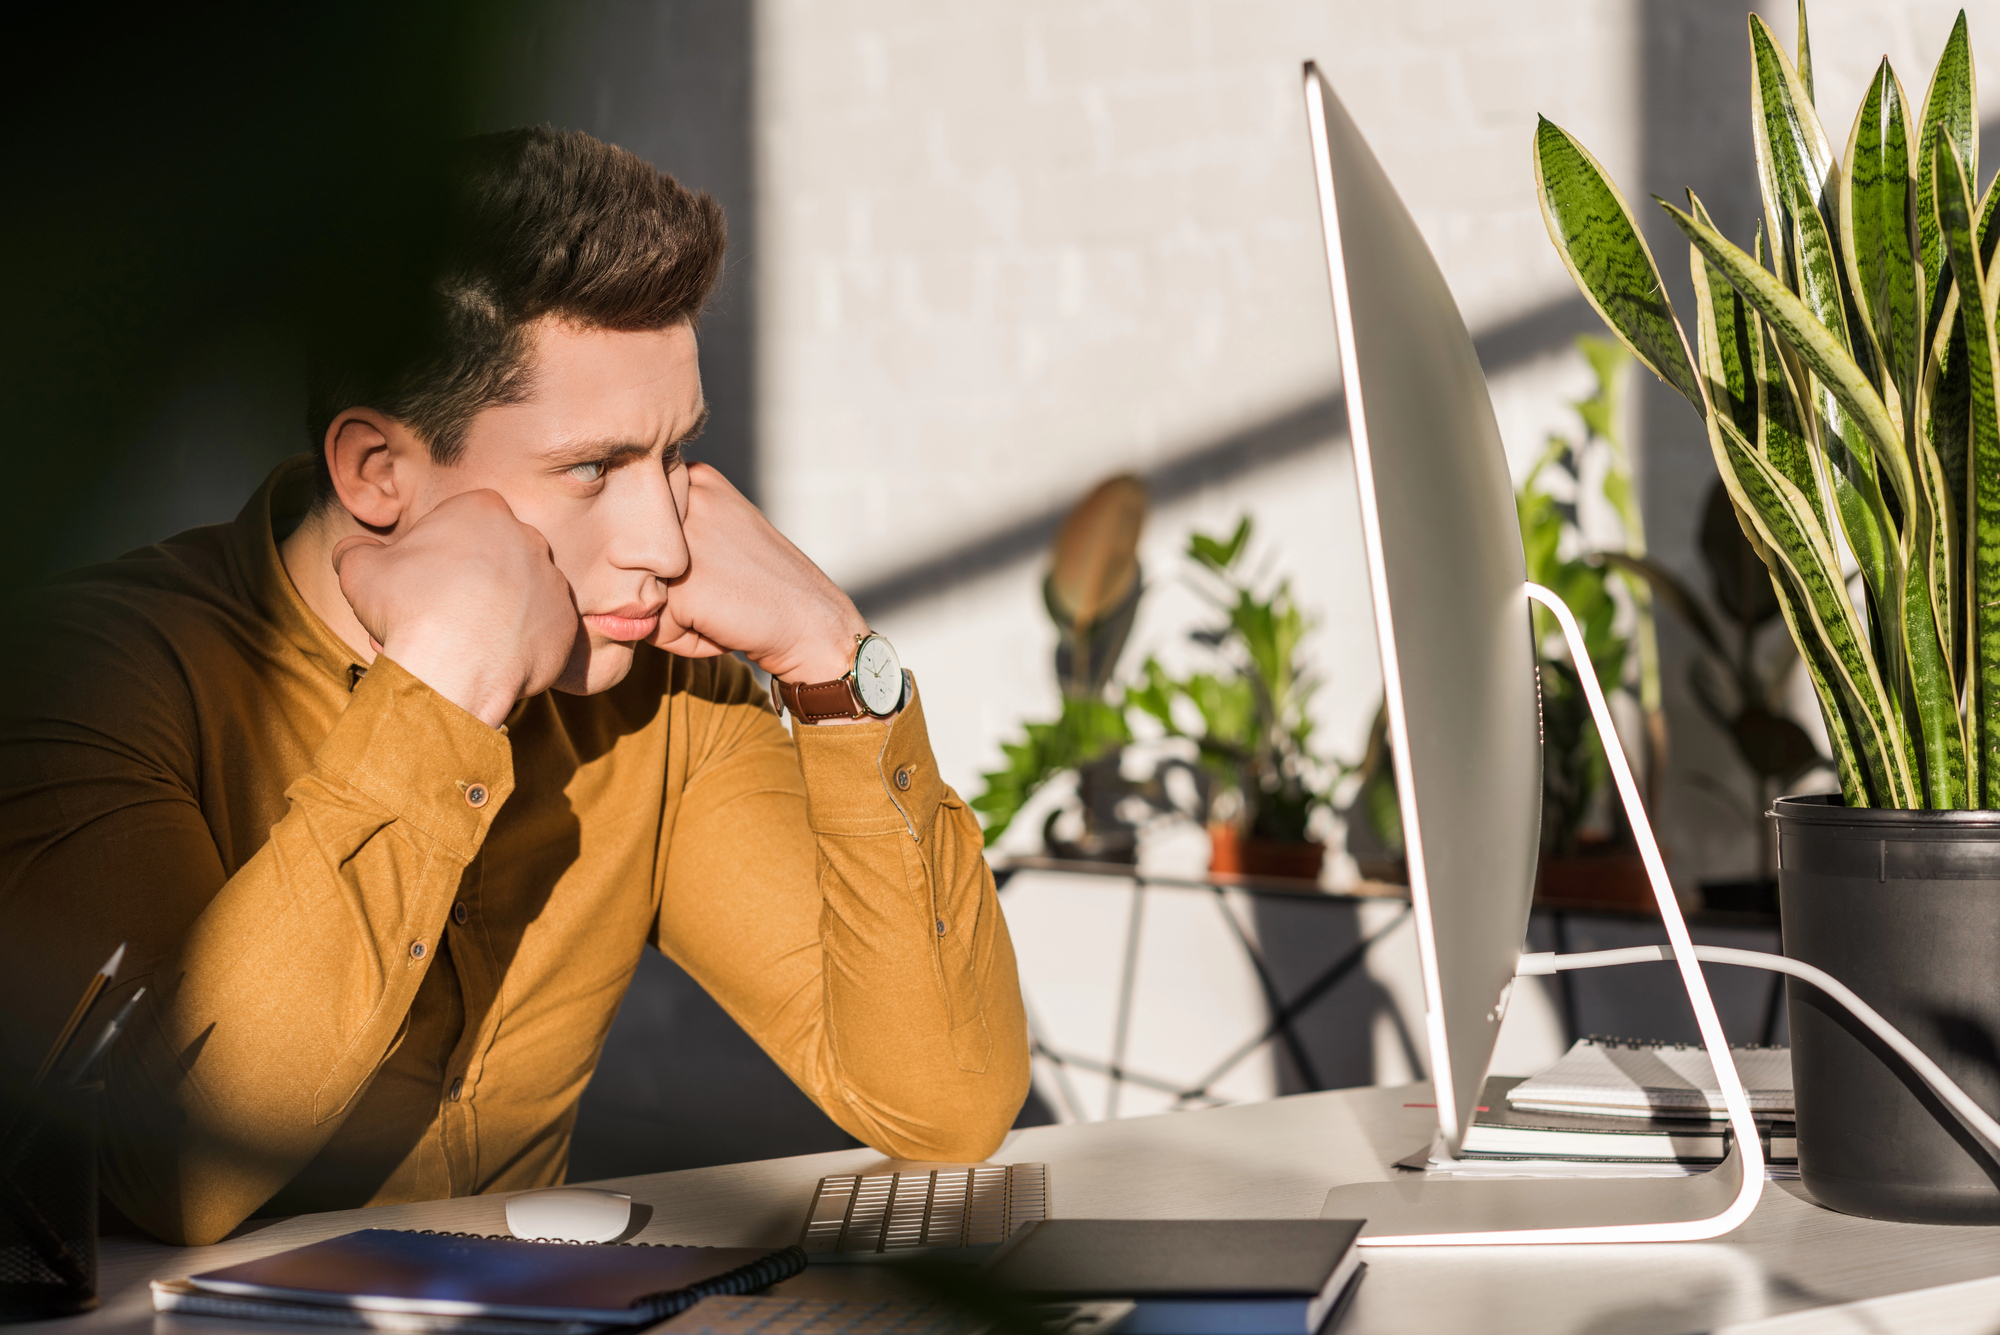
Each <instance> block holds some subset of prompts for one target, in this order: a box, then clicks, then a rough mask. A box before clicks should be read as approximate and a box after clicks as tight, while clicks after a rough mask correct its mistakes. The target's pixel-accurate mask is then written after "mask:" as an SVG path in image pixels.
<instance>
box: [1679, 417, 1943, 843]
mask: <svg viewBox="0 0 2000 1335" xmlns="http://www.w3.org/2000/svg"><path fill="white" fill-rule="evenodd" d="M1709 423H1710V426H1709V439H1710V445H1711V448H1713V449H1714V450H1715V451H1716V454H1717V459H1716V462H1717V463H1718V464H1719V465H1721V466H1722V468H1723V469H1724V470H1725V471H1724V472H1723V480H1724V481H1725V483H1727V484H1728V485H1729V489H1730V496H1731V499H1732V500H1734V501H1735V502H1736V504H1737V509H1738V511H1739V513H1743V514H1747V515H1749V516H1751V518H1752V519H1753V521H1754V522H1755V524H1756V527H1757V531H1758V537H1759V540H1760V541H1761V542H1762V543H1763V545H1764V547H1765V548H1767V549H1768V550H1769V551H1770V552H1771V553H1772V554H1773V555H1774V556H1775V557H1776V558H1777V561H1778V564H1779V570H1780V573H1782V574H1783V575H1784V576H1785V577H1787V578H1788V579H1790V580H1791V581H1792V582H1793V584H1794V587H1795V588H1796V589H1797V590H1798V592H1799V593H1800V595H1801V604H1800V610H1801V611H1802V612H1803V613H1804V619H1805V622H1806V624H1807V626H1808V627H1809V628H1810V630H1811V631H1812V633H1813V637H1815V638H1817V639H1818V640H1819V641H1820V642H1821V643H1822V644H1823V645H1824V646H1825V648H1826V650H1827V653H1828V659H1829V662H1830V664H1831V666H1832V668H1833V680H1834V682H1835V683H1836V684H1837V685H1838V686H1839V688H1840V691H1841V693H1842V694H1843V695H1844V697H1845V698H1846V701H1847V703H1848V705H1849V706H1850V708H1851V709H1852V713H1851V715H1850V717H1852V718H1853V719H1854V722H1855V723H1856V725H1857V726H1856V728H1855V735H1854V742H1855V743H1856V748H1857V751H1858V754H1859V756H1860V759H1861V762H1862V769H1863V772H1864V773H1865V774H1866V775H1867V776H1868V789H1869V793H1870V796H1871V798H1872V799H1873V804H1874V805H1876V806H1893V807H1918V806H1921V805H1922V798H1921V796H1920V794H1919V792H1918V790H1917V786H1916V783H1915V773H1916V766H1915V764H1914V761H1915V756H1914V754H1913V753H1912V752H1911V750H1910V748H1909V745H1908V741H1907V738H1906V737H1905V735H1904V732H1903V728H1902V724H1901V719H1900V716H1899V711H1898V709H1897V707H1896V703H1895V701H1894V700H1893V699H1892V697H1891V696H1890V694H1889V692H1888V690H1887V688H1886V687H1885V685H1884V683H1883V681H1882V677H1881V674H1880V673H1879V672H1878V671H1877V670H1876V665H1875V659H1874V657H1873V656H1872V655H1871V654H1870V653H1869V651H1868V631H1867V628H1866V627H1865V626H1863V624H1862V622H1861V617H1860V614H1859V613H1858V612H1856V611H1855V609H1854V604H1853V602H1852V601H1851V600H1850V599H1849V598H1848V596H1847V587H1846V585H1845V584H1844V583H1843V582H1842V580H1841V578H1840V559H1839V557H1838V556H1836V555H1835V554H1834V550H1833V546H1832V544H1831V543H1830V542H1829V541H1828V540H1827V535H1826V534H1825V533H1824V532H1823V531H1822V530H1821V529H1820V527H1819V524H1818V522H1817V521H1816V520H1815V519H1814V518H1813V515H1812V511H1811V508H1810V507H1809V506H1808V505H1807V504H1806V500H1805V497H1804V496H1802V495H1801V494H1800V493H1799V491H1798V489H1797V488H1796V487H1794V486H1792V484H1791V483H1790V482H1788V481H1786V480H1785V478H1784V476H1783V475H1782V474H1780V473H1779V472H1778V471H1777V470H1776V469H1775V468H1773V467H1772V466H1771V464H1770V462H1769V461H1768V460H1766V459H1764V458H1762V457H1761V456H1759V455H1758V454H1757V452H1756V451H1755V450H1753V449H1751V448H1750V444H1749V442H1748V441H1746V440H1745V439H1744V438H1743V436H1742V434H1741V433H1740V432H1738V431H1737V430H1736V428H1735V425H1734V424H1733V423H1731V422H1728V421H1726V420H1724V419H1723V418H1722V416H1721V415H1720V414H1715V415H1713V416H1711V417H1710V419H1709Z"/></svg>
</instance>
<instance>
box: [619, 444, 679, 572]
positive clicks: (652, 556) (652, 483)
mask: <svg viewBox="0 0 2000 1335" xmlns="http://www.w3.org/2000/svg"><path fill="white" fill-rule="evenodd" d="M621 471H623V472H626V473H628V474H629V484H628V485H627V486H626V487H623V488H620V489H619V490H620V493H621V494H620V495H619V496H618V499H617V503H616V504H615V505H614V506H613V507H612V514H611V522H612V525H613V528H612V533H611V563H612V564H613V565H615V566H617V567H619V568H620V569H622V570H643V571H645V572H646V573H648V574H651V575H657V576H658V577H659V578H661V579H678V578H680V577H681V576H682V575H685V574H686V573H687V568H688V547H687V538H686V536H685V535H684V534H683V532H682V529H681V512H680V508H679V507H678V506H677V505H676V504H675V503H674V493H673V487H672V485H671V483H670V481H669V478H668V475H667V471H666V470H665V469H664V468H658V467H646V466H645V465H640V466H638V467H636V468H630V469H625V470H621ZM621 480H626V479H621Z"/></svg>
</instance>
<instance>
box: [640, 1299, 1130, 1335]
mask: <svg viewBox="0 0 2000 1335" xmlns="http://www.w3.org/2000/svg"><path fill="white" fill-rule="evenodd" d="M1030 1310H1032V1311H1033V1313H1034V1315H1035V1318H1036V1320H1037V1321H1038V1322H1039V1323H1040V1324H1041V1327H1042V1329H1043V1330H1044V1331H1046V1332H1048V1335H1111V1332H1112V1331H1113V1330H1114V1329H1116V1327H1117V1325H1118V1323H1119V1322H1120V1321H1123V1320H1124V1319H1125V1317H1126V1314H1127V1313H1129V1312H1130V1311H1131V1310H1132V1304H1131V1303H1128V1302H1086V1303H1037V1304H1035V1306H1034V1307H1033V1308H1032V1309H1030ZM653 1329H654V1330H655V1331H657V1332H659V1333H660V1335H982V1333H983V1332H985V1331H987V1330H989V1329H991V1327H990V1325H989V1324H988V1323H987V1322H985V1321H981V1320H978V1319H975V1318H972V1317H968V1316H965V1315H963V1314H960V1313H957V1312H954V1311H952V1310H951V1309H949V1308H947V1307H945V1306H943V1305H941V1304H939V1303H923V1302H884V1301H869V1300H864V1299H844V1298H780V1297H763V1298H704V1299H702V1300H701V1301H700V1302H698V1303H696V1304H695V1305H694V1306H693V1307H690V1308H689V1309H688V1310H687V1311H685V1312H682V1313H681V1314H680V1315H679V1316H676V1317H674V1318H673V1319H671V1320H669V1321H667V1322H666V1323H664V1324H663V1325H659V1326H655V1327H654V1328H653Z"/></svg>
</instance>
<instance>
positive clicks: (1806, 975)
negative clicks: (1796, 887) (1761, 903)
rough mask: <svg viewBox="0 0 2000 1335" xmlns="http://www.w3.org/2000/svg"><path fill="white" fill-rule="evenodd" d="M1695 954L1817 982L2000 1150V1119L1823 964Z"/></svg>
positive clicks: (1634, 950)
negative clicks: (1818, 965) (1976, 1100)
mask: <svg viewBox="0 0 2000 1335" xmlns="http://www.w3.org/2000/svg"><path fill="white" fill-rule="evenodd" d="M1694 957H1695V958H1696V959H1698V960H1702V961H1705V962H1706V963H1709V964H1738V965H1741V966H1743V967H1744V968H1746V969H1769V970H1771V971H1773V972H1775V973H1782V974H1789V975H1790V976H1792V977H1793V978H1797V979H1800V980H1801V981H1804V982H1808V983H1811V984H1812V985H1813V986H1814V987H1816V988H1818V989H1819V990H1820V991H1822V992H1824V993H1826V994H1827V995H1828V996H1829V997H1832V998H1833V999H1834V1000H1835V1001H1837V1002H1839V1003H1840V1004H1841V1005H1843V1006H1845V1007H1847V1010H1848V1013H1849V1014H1851V1015H1852V1016H1854V1018H1855V1019H1857V1020H1859V1021H1861V1023H1862V1024H1864V1025H1866V1026H1868V1031H1869V1032H1870V1033H1872V1034H1874V1035H1875V1037H1877V1038H1879V1039H1881V1040H1882V1041H1883V1042H1884V1043H1886V1044H1888V1045H1889V1048H1890V1050H1891V1051H1893V1052H1894V1053H1895V1054H1896V1055H1897V1056H1898V1057H1901V1058H1902V1059H1903V1060H1904V1061H1905V1062H1908V1063H1909V1066H1910V1069H1911V1070H1913V1071H1915V1072H1916V1073H1917V1075H1918V1077H1919V1078H1920V1079H1922V1080H1923V1082H1924V1083H1925V1084H1926V1085H1929V1086H1930V1087H1931V1092H1932V1093H1934V1094H1936V1095H1937V1096H1938V1097H1939V1098H1941V1099H1943V1100H1944V1101H1945V1103H1946V1104H1947V1105H1948V1106H1949V1107H1950V1108H1951V1110H1952V1111H1953V1112H1954V1113H1957V1114H1958V1117H1959V1120H1960V1121H1962V1122H1964V1123H1965V1125H1966V1129H1967V1130H1969V1131H1971V1132H1972V1134H1974V1135H1975V1136H1977V1137H1979V1139H1980V1140H1981V1141H1983V1142H1985V1145H1986V1148H1987V1149H1988V1150H1990V1151H1992V1152H1993V1153H1995V1154H2000V1122H1996V1121H1995V1120H1994V1119H1993V1118H1992V1117H1991V1116H1989V1115H1988V1114H1987V1112H1986V1111H1985V1110H1984V1109H1983V1108H1981V1107H1980V1106H1979V1105H1978V1104H1977V1103H1974V1102H1973V1101H1972V1098H1971V1096H1970V1095H1968V1094H1967V1093H1966V1092H1965V1091H1964V1090H1962V1089H1960V1088H1959V1087H1958V1084H1957V1082H1956V1081H1954V1080H1953V1079H1952V1078H1951V1077H1950V1076H1948V1075H1946V1074H1945V1073H1944V1070H1943V1068H1941V1067H1940V1066H1939V1065H1938V1064H1937V1063H1936V1062H1934V1061H1932V1060H1931V1059H1930V1058H1929V1057H1927V1056H1925V1055H1924V1052H1923V1049H1922V1048H1919V1047H1918V1046H1917V1045H1916V1044H1914V1043H1912V1042H1911V1041H1910V1040H1909V1039H1907V1038H1905V1037H1903V1034H1902V1031H1901V1030H1899V1029H1897V1028H1896V1027H1895V1026H1894V1025H1892V1024H1890V1023H1889V1022H1888V1021H1887V1020H1885V1019H1883V1018H1882V1016H1881V1015H1880V1014H1879V1013H1878V1012H1877V1011H1876V1010H1875V1008H1874V1007H1873V1006H1870V1005H1869V1004H1868V1003H1867V1002H1865V1001H1863V1000H1862V999H1861V998H1860V997H1858V996H1856V995H1855V994H1854V991H1853V989H1852V988H1850V987H1848V986H1847V984H1845V983H1843V982H1841V981H1840V980H1839V979H1838V978H1835V977H1834V976H1833V975H1832V974H1830V973H1828V972H1827V971H1826V970H1824V969H1821V968H1816V967H1815V966H1813V965H1810V964H1806V963H1804V962H1802V961H1800V960H1795V959H1792V958H1790V957H1789V956H1786V955H1771V954H1767V953H1766V952H1764V951H1761V950H1733V949H1731V948H1729V947H1728V946H1696V947H1695V948H1694ZM1673 958H1674V948H1673V947H1672V946H1670V945H1657V946H1628V947H1626V948H1625V949H1623V950H1591V951H1583V952H1580V953H1577V954H1574V955H1558V954H1555V953H1554V952H1552V951H1546V950H1544V951H1536V952H1535V953H1533V954H1529V955H1523V956H1521V962H1520V964H1519V965H1518V966H1516V968H1515V970H1514V972H1515V976H1516V977H1537V976H1541V975H1546V974H1553V973H1562V972H1565V971H1567V970H1569V969H1601V968H1604V967H1606V966H1608V965H1613V964H1641V963H1648V962H1651V961H1655V960H1672V959H1673Z"/></svg>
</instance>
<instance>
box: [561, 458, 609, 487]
mask: <svg viewBox="0 0 2000 1335" xmlns="http://www.w3.org/2000/svg"><path fill="white" fill-rule="evenodd" d="M609 467H610V465H608V464H606V463H605V462H604V461H603V460H602V459H594V460H592V461H591V462H589V463H587V464H572V465H571V466H570V467H568V468H566V469H564V470H563V471H564V472H566V473H568V474H569V475H570V476H571V477H573V478H575V479H576V480H577V481H578V482H601V481H603V479H604V474H605V472H606V471H607V470H608V469H609Z"/></svg>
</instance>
